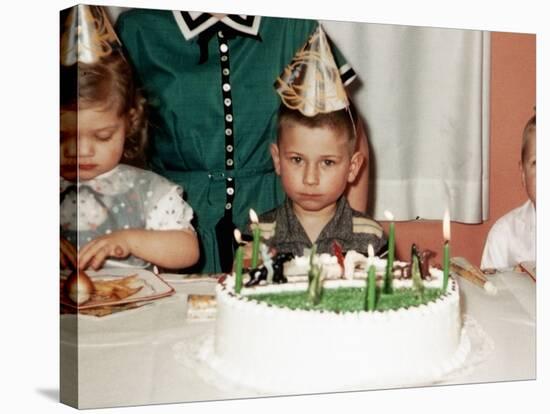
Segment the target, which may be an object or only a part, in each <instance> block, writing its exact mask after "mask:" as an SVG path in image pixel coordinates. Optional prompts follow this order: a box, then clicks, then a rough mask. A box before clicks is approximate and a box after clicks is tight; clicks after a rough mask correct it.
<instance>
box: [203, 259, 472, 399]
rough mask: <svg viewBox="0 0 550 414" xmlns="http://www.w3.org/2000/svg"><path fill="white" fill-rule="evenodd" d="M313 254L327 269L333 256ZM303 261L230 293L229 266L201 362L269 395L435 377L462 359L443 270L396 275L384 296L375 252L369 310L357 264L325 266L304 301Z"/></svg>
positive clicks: (462, 339) (453, 290) (452, 290)
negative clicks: (277, 276) (313, 294)
mask: <svg viewBox="0 0 550 414" xmlns="http://www.w3.org/2000/svg"><path fill="white" fill-rule="evenodd" d="M348 254H349V252H348ZM316 260H317V261H323V260H324V262H325V263H324V266H325V267H328V268H330V263H334V262H335V259H333V258H331V257H330V256H325V257H324V259H321V258H317V259H316ZM304 262H307V260H306V259H303V258H298V260H297V261H296V260H294V263H289V265H290V266H287V267H288V268H289V269H291V270H292V271H293V272H294V274H293V275H290V274H288V275H287V276H288V283H281V284H263V285H262V284H257V285H255V286H250V287H246V285H245V286H243V287H242V289H241V290H240V292H239V293H236V292H235V290H236V289H235V275H234V274H233V275H230V276H228V277H226V278H225V279H224V280H221V281H220V283H219V284H218V285H217V287H216V299H217V306H218V313H217V318H216V326H215V335H214V346H213V350H212V354H211V355H208V356H206V355H205V361H206V362H207V363H208V364H209V365H210V366H211V367H212V368H214V369H215V370H216V371H217V372H219V373H220V374H222V375H223V376H225V377H226V379H228V380H230V381H233V382H235V383H237V384H239V385H243V386H247V387H250V388H252V389H256V390H258V391H261V392H267V393H280V394H287V393H290V394H295V393H316V392H327V391H338V390H362V389H373V388H388V387H399V386H410V385H423V384H432V383H435V382H437V381H438V380H441V379H442V378H443V377H444V376H445V375H446V374H448V373H449V372H451V371H453V370H454V369H456V368H457V367H459V366H460V365H461V364H462V363H463V362H464V360H465V358H466V356H467V354H468V352H469V349H470V343H469V341H468V338H467V336H466V335H465V333H464V330H463V327H462V319H461V313H460V297H459V287H458V284H457V283H456V281H455V280H454V279H453V278H449V279H448V283H447V286H446V289H442V286H443V284H442V281H443V272H442V271H441V270H439V269H435V268H430V269H429V273H430V275H429V276H428V277H427V278H426V279H424V280H422V281H421V282H420V285H418V283H417V281H416V282H415V280H414V278H411V277H396V278H395V279H394V280H393V285H392V293H391V294H385V293H383V286H384V276H383V273H384V269H385V265H386V263H385V260H382V259H378V258H377V259H376V260H375V261H372V262H371V264H374V265H375V266H376V268H377V274H378V276H377V278H376V286H377V289H378V290H377V291H378V293H377V299H376V301H377V304H376V307H375V308H374V309H371V310H368V311H367V310H364V303H365V300H364V299H363V298H365V293H366V280H365V275H366V272H365V271H363V269H361V268H356V267H354V271H350V270H349V269H348V271H347V273H348V275H347V278H344V276H346V275H345V274H346V269H341V272H340V274H339V275H338V274H337V273H338V272H337V270H334V269H333V270H332V273H333V274H332V275H330V271H329V272H326V273H325V274H326V275H329V276H330V277H327V278H326V279H325V280H324V281H323V282H322V295H321V296H322V300H321V302H320V303H319V304H317V305H311V304H308V300H307V294H308V293H307V291H308V281H307V276H305V279H304V275H302V274H300V271H301V269H302V270H303V268H304V264H303V263H304ZM398 265H399V262H398ZM397 267H399V266H397ZM335 268H336V266H335ZM394 268H395V267H394ZM396 274H397V273H396ZM350 275H351V277H350ZM324 302H326V303H324Z"/></svg>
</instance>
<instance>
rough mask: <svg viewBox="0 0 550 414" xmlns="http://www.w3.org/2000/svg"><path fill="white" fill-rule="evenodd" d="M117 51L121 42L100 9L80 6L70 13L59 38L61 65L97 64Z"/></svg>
mask: <svg viewBox="0 0 550 414" xmlns="http://www.w3.org/2000/svg"><path fill="white" fill-rule="evenodd" d="M120 48H121V43H120V40H119V39H118V37H117V35H116V33H115V30H114V29H113V26H112V25H111V22H110V21H109V18H108V17H107V14H106V13H105V11H104V10H103V8H102V7H101V6H86V5H83V4H79V5H77V6H74V7H73V8H72V9H71V10H70V12H69V14H68V16H67V18H66V20H65V24H64V26H63V33H62V34H61V64H62V65H64V66H71V65H74V64H75V63H76V62H82V63H96V62H97V61H98V60H100V59H101V58H104V57H106V56H109V55H110V54H111V53H113V51H120Z"/></svg>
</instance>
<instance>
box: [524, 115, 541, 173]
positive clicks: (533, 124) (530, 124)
mask: <svg viewBox="0 0 550 414" xmlns="http://www.w3.org/2000/svg"><path fill="white" fill-rule="evenodd" d="M536 130H537V114H535V115H533V116H532V117H531V119H529V121H527V124H525V128H523V139H522V142H521V162H522V163H523V162H525V156H526V152H527V141H528V139H529V137H530V136H531V132H533V131H535V132H536Z"/></svg>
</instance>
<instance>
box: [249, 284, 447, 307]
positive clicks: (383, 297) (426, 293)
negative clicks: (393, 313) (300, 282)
mask: <svg viewBox="0 0 550 414" xmlns="http://www.w3.org/2000/svg"><path fill="white" fill-rule="evenodd" d="M381 290H382V289H380V288H377V294H376V306H375V310H376V311H387V310H391V309H401V308H408V307H411V306H419V305H422V304H426V303H428V302H431V301H434V300H436V299H437V298H439V297H440V296H441V289H437V288H425V289H424V290H423V291H422V293H420V292H419V291H418V290H416V289H412V288H404V289H395V290H394V291H393V293H391V294H385V293H381ZM247 297H248V298H250V299H255V300H257V301H259V302H265V303H267V304H270V305H273V306H278V307H282V308H289V309H303V310H324V311H330V312H337V313H340V312H357V311H362V310H364V306H365V288H357V287H353V288H336V289H323V291H322V294H321V301H320V302H319V303H318V304H316V305H312V304H311V303H310V302H309V301H308V300H307V299H308V293H307V291H299V292H296V291H293V292H278V293H260V294H251V295H247Z"/></svg>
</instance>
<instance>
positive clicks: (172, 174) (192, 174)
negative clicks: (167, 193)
mask: <svg viewBox="0 0 550 414" xmlns="http://www.w3.org/2000/svg"><path fill="white" fill-rule="evenodd" d="M274 171H275V169H274V168H273V166H269V167H264V168H240V169H235V170H193V171H174V170H164V171H162V172H161V175H164V176H166V177H168V178H171V179H173V180H178V179H183V180H188V179H208V180H212V181H223V180H226V179H228V178H252V177H256V176H259V175H265V174H270V173H273V172H274Z"/></svg>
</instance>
